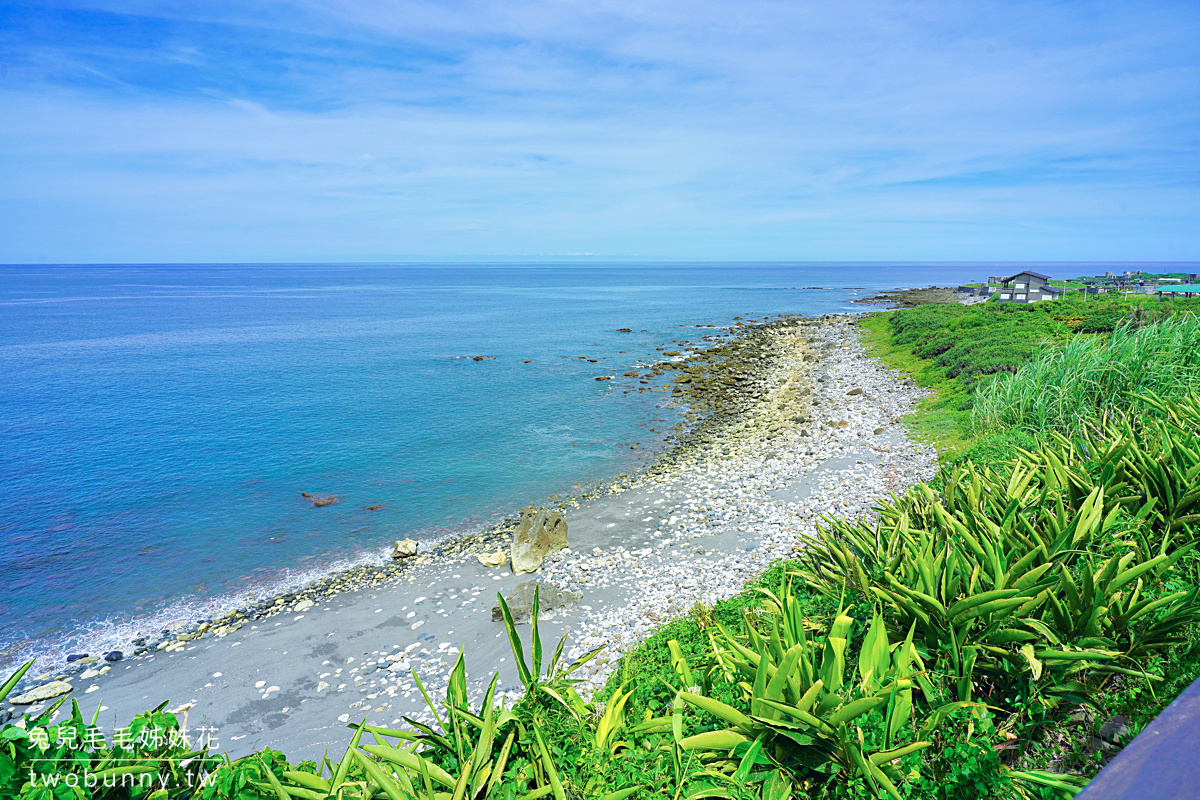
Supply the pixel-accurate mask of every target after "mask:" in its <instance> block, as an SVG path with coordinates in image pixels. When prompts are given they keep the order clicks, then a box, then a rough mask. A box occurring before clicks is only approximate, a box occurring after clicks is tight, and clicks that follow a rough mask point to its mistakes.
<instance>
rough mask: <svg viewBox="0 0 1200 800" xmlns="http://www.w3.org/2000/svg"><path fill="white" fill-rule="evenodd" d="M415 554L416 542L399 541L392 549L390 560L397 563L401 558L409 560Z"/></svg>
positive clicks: (409, 540) (410, 540) (408, 540)
mask: <svg viewBox="0 0 1200 800" xmlns="http://www.w3.org/2000/svg"><path fill="white" fill-rule="evenodd" d="M416 554H417V542H416V540H414V539H399V540H397V542H396V546H395V547H393V548H392V558H394V559H396V560H397V561H399V560H400V559H402V558H411V557H412V556H415V555H416Z"/></svg>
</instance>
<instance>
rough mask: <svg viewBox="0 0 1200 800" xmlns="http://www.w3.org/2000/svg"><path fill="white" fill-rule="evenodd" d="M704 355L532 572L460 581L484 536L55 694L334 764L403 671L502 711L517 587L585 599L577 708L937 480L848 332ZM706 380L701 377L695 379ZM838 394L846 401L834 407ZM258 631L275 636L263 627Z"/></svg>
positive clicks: (281, 600) (822, 326)
mask: <svg viewBox="0 0 1200 800" xmlns="http://www.w3.org/2000/svg"><path fill="white" fill-rule="evenodd" d="M754 341H757V342H758V343H757V344H756V345H754V346H749V345H747V344H746V343H747V342H750V343H751V344H753V342H754ZM734 343H737V346H732V345H733V344H734ZM764 348H766V349H772V348H773V353H772V355H771V358H769V359H767V361H766V362H765V367H764V368H762V369H760V370H756V371H757V372H760V373H764V374H758V375H755V376H754V377H753V378H749V377H747V378H746V379H744V380H741V381H737V380H733V381H732V382H733V384H735V387H734V388H730V389H727V388H726V387H727V382H725V381H723V380H722V379H723V378H729V377H730V375H734V376H735V377H736V373H734V372H732V370H731V369H726V367H729V366H730V365H732V366H733V367H734V368H740V369H742V370H743V374H745V372H744V370H745V369H746V368H747V365H749V364H751V363H752V362H755V361H757V360H761V357H762V354H763V350H764ZM743 349H745V350H746V351H747V352H745V353H739V352H737V351H740V350H743ZM712 351H721V352H717V353H715V354H714V353H713V352H712ZM731 351H732V352H731ZM703 352H704V353H706V354H707V355H706V356H705V358H703V359H697V360H696V361H693V360H692V359H687V360H686V361H680V362H673V363H675V364H676V366H675V367H672V368H670V369H671V370H679V371H680V372H681V374H676V375H673V380H672V381H671V383H672V384H673V385H674V386H673V389H671V390H670V391H671V392H672V396H673V397H674V398H675V399H686V400H688V401H691V404H692V407H693V411H695V409H696V408H697V407H699V408H701V409H705V408H706V406H708V408H707V413H698V412H697V415H696V416H695V417H694V423H695V424H694V425H693V427H692V430H691V431H689V432H688V433H687V434H686V435H685V436H681V437H679V438H678V440H677V441H676V442H675V443H673V444H672V445H671V446H668V448H667V449H665V450H664V451H663V452H662V453H661V454H660V455H659V456H658V457H656V458H655V459H654V461H652V462H651V464H649V465H647V467H646V468H645V469H643V470H641V471H639V472H638V473H636V474H635V475H633V476H620V477H617V478H613V479H609V480H608V481H599V482H597V486H604V490H603V491H599V490H597V488H596V487H595V486H593V487H589V488H588V489H585V490H581V492H580V493H579V496H576V497H572V498H564V499H562V500H561V502H560V505H561V506H563V507H564V510H565V511H566V513H567V518H568V525H569V531H568V538H569V541H570V549H569V551H565V552H562V553H557V554H552V555H551V556H550V558H548V560H547V563H546V564H545V565H543V567H542V569H541V570H540V571H539V572H538V573H535V574H533V575H525V576H514V575H512V574H511V573H510V572H509V571H508V570H507V568H500V569H489V568H485V567H483V566H482V565H480V564H478V562H477V561H476V559H475V557H474V555H475V553H476V552H479V551H482V550H485V549H488V547H487V546H488V545H492V549H494V547H495V544H496V543H497V542H498V541H500V540H503V544H505V545H506V544H507V535H506V534H508V533H509V532H510V531H511V528H507V529H506V527H505V526H503V525H501V526H497V527H496V528H494V529H493V530H490V531H484V532H482V533H477V534H474V535H470V536H467V537H463V538H462V539H459V540H458V541H457V542H456V547H457V549H450V550H444V549H442V548H439V549H438V551H437V552H435V553H433V554H427V555H424V556H418V557H417V558H416V559H411V560H410V562H409V563H401V564H398V565H385V566H384V569H383V570H382V571H381V572H376V573H375V577H374V578H363V579H362V580H360V581H359V582H358V583H353V579H354V575H353V574H351V575H349V576H348V577H346V578H345V579H344V581H343V582H344V583H345V585H342V586H334V587H333V588H334V592H333V593H332V594H327V595H319V594H317V593H316V591H317V589H319V588H324V587H321V586H320V584H321V583H322V582H320V581H318V582H317V584H316V585H310V587H308V588H306V589H305V590H301V591H298V592H293V593H289V595H286V596H284V597H277V598H273V599H271V601H270V603H266V601H264V603H263V613H262V615H261V616H255V617H251V616H250V615H245V616H246V618H245V619H244V620H242V619H238V620H237V621H235V622H233V623H232V626H236V627H234V628H233V629H232V630H228V629H227V630H225V631H219V628H220V627H221V626H220V625H216V626H212V627H210V628H209V629H208V630H204V631H196V633H197V634H198V635H197V636H195V637H191V638H186V639H184V638H182V637H179V638H174V637H173V638H172V641H173V642H176V643H178V646H176V645H174V644H172V645H167V646H166V647H163V648H162V650H168V648H169V649H170V651H171V652H160V651H159V650H158V649H154V650H147V651H146V652H144V653H143V654H141V655H140V656H139V657H136V658H131V659H126V660H125V661H123V662H117V663H115V664H111V665H107V669H106V670H105V671H104V672H103V673H101V672H100V670H98V669H96V667H97V666H98V664H92V665H86V666H85V667H84V670H83V671H82V673H80V672H79V670H78V669H76V670H75V671H74V674H73V675H68V676H67V677H68V679H71V680H74V681H76V684H77V685H76V691H74V692H73V693H72V694H73V695H74V696H75V697H76V698H77V699H78V700H79V701H80V704H81V706H83V707H85V711H86V712H87V713H90V712H91V711H92V710H94V709H95V708H99V709H100V710H101V711H103V712H104V713H103V714H102V719H107V718H108V717H109V716H110V715H111V716H112V718H113V719H114V722H115V723H122V721H123V720H127V719H129V718H132V715H133V714H135V713H137V712H139V711H142V710H145V708H148V707H150V706H152V705H155V704H157V703H158V702H161V701H163V700H167V699H171V700H172V705H171V708H176V709H180V710H181V711H182V712H183V713H185V714H186V713H188V712H190V713H192V714H193V716H195V715H201V716H202V718H203V719H205V720H206V721H207V722H208V724H210V725H213V724H218V725H219V727H220V728H221V730H222V731H223V732H227V733H228V738H227V739H225V740H223V741H222V742H221V743H220V749H225V750H228V751H231V752H248V751H249V750H252V749H255V748H259V747H262V746H264V745H267V744H270V745H271V746H273V747H281V746H284V744H285V743H286V745H287V747H288V748H290V750H291V752H294V753H297V754H299V755H305V754H307V755H319V754H320V750H321V747H322V745H334V746H339V745H335V744H334V743H340V741H341V737H342V731H343V728H344V724H345V723H346V721H347V720H349V719H350V718H351V717H354V718H355V719H356V720H357V719H358V718H360V717H361V716H363V715H365V716H368V717H369V718H370V720H371V722H373V723H376V724H382V725H389V724H395V723H396V722H398V721H399V719H400V717H402V716H405V715H413V714H414V713H419V711H420V710H421V709H422V708H423V705H424V703H423V701H422V700H421V697H420V695H419V693H415V686H414V685H413V684H412V682H411V679H408V678H405V677H404V676H405V675H406V674H407V670H408V669H409V668H412V669H416V670H417V672H418V673H419V674H421V676H422V680H424V681H426V685H427V688H428V689H429V691H430V694H431V695H432V696H434V697H435V698H436V697H438V696H439V695H440V693H441V692H442V691H443V690H444V678H445V675H446V673H447V671H448V668H449V666H450V665H451V664H452V662H453V656H454V655H455V654H456V653H457V652H458V651H459V650H465V651H466V656H467V658H466V661H467V668H468V671H469V673H470V674H471V676H472V680H471V681H470V683H471V689H472V694H473V695H474V694H478V693H480V692H481V682H480V680H478V676H481V675H485V674H486V675H489V676H490V673H491V672H492V671H493V670H494V669H499V670H500V671H501V673H502V678H501V685H502V687H503V688H504V689H506V690H508V691H509V694H510V696H512V693H513V689H515V687H516V685H517V684H516V680H515V677H516V676H515V673H514V672H513V671H512V668H511V667H512V665H511V664H509V663H508V660H509V659H510V658H511V656H509V654H508V645H507V641H506V639H504V638H503V636H502V633H501V632H499V631H498V628H499V625H498V623H493V622H492V621H491V617H490V614H488V609H489V608H490V606H491V604H493V603H494V602H495V600H494V594H492V593H491V592H490V590H492V589H502V590H504V591H505V594H508V590H510V589H511V588H512V587H513V586H515V585H517V584H519V583H523V582H525V581H527V580H538V581H541V582H542V583H543V584H544V585H545V584H548V585H551V586H555V587H556V588H560V589H567V590H571V591H582V592H583V600H582V601H581V602H580V604H579V605H578V606H576V607H575V608H574V609H571V610H568V611H566V612H563V613H560V614H556V615H554V617H553V618H552V619H550V620H547V621H546V622H545V623H543V628H544V630H543V636H544V637H545V638H546V639H553V640H557V638H558V636H559V635H561V633H562V632H563V630H565V629H566V628H567V627H568V626H570V627H571V628H572V629H573V636H572V639H571V640H570V641H569V645H568V648H567V650H566V652H567V655H568V656H569V657H575V656H577V655H578V654H580V653H581V652H583V651H584V650H587V649H591V648H592V647H594V646H597V644H604V645H606V650H605V652H604V653H602V655H601V657H600V658H598V659H596V660H595V661H593V662H592V663H590V664H589V665H587V667H585V669H584V671H583V673H582V675H581V677H584V678H585V679H586V680H587V681H588V684H589V686H590V688H591V689H592V690H594V689H595V688H598V687H599V686H601V685H603V681H604V679H605V678H606V676H607V670H608V669H609V668H610V667H611V665H612V664H613V663H615V661H616V659H617V658H618V657H619V656H620V655H621V654H622V653H623V652H625V651H626V650H627V649H628V648H629V647H630V646H632V645H633V644H635V643H636V642H637V641H640V640H641V638H643V637H644V636H645V635H647V634H648V633H649V632H650V631H652V630H653V629H654V628H655V627H657V626H658V625H659V624H661V623H662V622H665V621H666V620H668V619H670V618H672V617H674V616H679V615H680V614H682V613H686V612H687V611H688V609H689V608H690V607H691V605H692V603H694V602H700V603H707V604H711V603H712V602H715V600H717V599H722V597H724V596H728V595H731V594H733V593H735V592H736V591H737V590H739V589H740V587H741V585H742V583H743V582H744V580H745V579H746V578H748V577H751V576H752V575H754V574H757V573H758V572H761V570H762V568H764V567H765V566H766V565H767V564H768V563H770V561H772V560H774V559H775V558H778V557H780V556H782V555H787V554H788V553H790V552H793V551H794V550H795V549H796V546H797V544H798V543H799V542H802V540H803V538H804V537H805V536H807V535H810V534H811V531H812V525H813V523H814V521H815V520H816V519H817V518H818V516H819V515H820V514H822V513H850V514H854V515H858V514H861V513H864V512H866V513H869V506H870V503H871V501H872V499H873V498H876V497H881V496H885V495H886V494H888V493H890V492H891V491H895V490H898V489H900V488H903V486H905V485H907V484H908V483H911V482H914V481H916V480H920V479H921V478H922V477H928V475H929V474H931V473H932V471H933V470H936V457H935V456H934V455H933V453H932V448H927V447H919V446H915V445H913V444H912V443H911V442H909V441H908V440H907V437H906V436H905V434H904V432H903V430H902V429H901V428H899V427H898V426H896V425H895V423H896V422H898V421H899V417H900V416H901V415H902V414H903V413H905V412H907V411H908V410H909V409H910V408H911V406H912V404H913V403H915V402H916V400H917V399H918V398H919V397H920V396H923V394H924V392H923V390H919V389H916V388H915V387H911V386H904V384H903V383H902V382H901V381H900V380H899V379H898V377H897V375H896V374H895V373H889V372H888V371H886V370H884V368H883V367H882V366H881V365H880V364H878V362H875V361H874V360H873V359H870V358H869V357H868V356H866V355H865V353H864V352H863V350H862V347H861V344H860V343H859V341H858V336H857V324H856V322H855V321H854V319H853V317H847V316H832V317H830V316H827V317H820V318H812V319H807V318H798V317H790V318H784V319H781V320H777V321H775V322H770V323H766V324H764V325H756V326H747V327H746V328H745V329H744V330H743V331H741V332H739V333H737V334H736V335H735V336H734V337H733V338H732V339H730V340H728V341H727V342H724V343H722V344H721V345H718V346H717V347H715V348H711V349H710V350H708V351H703ZM835 354H836V355H837V356H839V358H838V359H834V358H832V357H831V356H833V355H835ZM739 364H740V365H741V366H740V367H738V365H739ZM706 365H707V366H709V367H713V370H712V371H711V373H712V375H715V376H716V377H715V378H711V376H710V377H704V375H697V374H696V373H697V371H698V368H699V367H704V366H706ZM656 366H662V365H661V364H660V365H656ZM759 366H762V364H759ZM664 371H668V370H664ZM707 374H708V371H707V370H706V371H705V375H707ZM698 378H699V379H698ZM706 382H707V383H706ZM851 384H853V385H851ZM705 385H707V386H708V388H707V389H706V388H705ZM714 387H715V388H714ZM855 388H857V389H859V392H860V393H859V394H849V392H852V391H853V390H854V389H855ZM706 392H707V394H706ZM685 416H686V415H685ZM839 423H844V424H839ZM831 424H832V427H831ZM880 429H882V432H878V433H877V432H876V431H879V430H880ZM764 447H769V448H772V450H773V451H774V452H771V451H765V450H764V449H763V448H764ZM660 465H665V466H661V467H660V469H658V470H655V467H659V466H660ZM664 511H665V512H666V513H662V512H664ZM464 539H465V540H466V541H464ZM447 544H449V543H447ZM350 572H351V573H353V570H351V571H350ZM345 574H346V573H343V575H345ZM336 577H337V576H330V578H329V579H327V581H326V583H336V581H334V578H336ZM352 583H353V585H351V584H352ZM410 583H411V584H414V585H413V586H408V585H407V584H410ZM314 586H316V588H314ZM420 593H425V594H428V595H430V596H429V597H421V596H420ZM480 600H482V602H479V601H480ZM477 603H478V605H476V604H477ZM368 606H369V608H368ZM385 610H386V611H389V612H390V614H389V615H385V614H383V612H384V611H385ZM459 612H463V613H462V616H461V617H457V616H456V615H457V614H459ZM377 614H378V615H380V616H376V615H377ZM272 617H278V618H279V620H278V621H272V622H268V620H271V618H272ZM337 618H340V619H337ZM324 620H327V622H326V624H324V625H322V621H324ZM232 626H229V625H227V626H226V627H227V628H229V627H232ZM422 627H424V630H423V631H420V629H421V628H422ZM330 628H333V630H332V631H331V630H330ZM464 628H465V630H464ZM456 630H457V633H456V632H455V631H456ZM526 630H527V629H526ZM418 631H420V632H418ZM205 634H208V636H206V635H205ZM186 635H188V634H185V636H186ZM414 639H415V641H414ZM358 640H362V641H358ZM435 643H436V647H435ZM149 644H150V643H149V642H148V643H147V645H149ZM242 645H245V648H243V649H240V650H239V651H238V652H237V653H233V652H228V653H227V652H225V651H226V650H227V649H231V648H232V647H240V646H242ZM155 647H156V648H157V645H155ZM301 652H303V655H299V654H300V653H301ZM359 653H361V655H359ZM288 655H292V656H293V658H291V659H283V658H281V657H282V656H288ZM506 656H508V658H507V659H506ZM360 659H361V660H360ZM306 661H315V662H316V663H312V664H308V663H304V662H306ZM99 663H103V662H99ZM356 665H357V666H356ZM34 671H35V672H36V671H37V670H34ZM260 676H261V677H260ZM327 679H328V680H327ZM339 679H342V682H341V683H340V685H339V684H336V683H334V681H337V680H339ZM43 680H44V679H43ZM38 682H39V683H40V682H41V681H38ZM29 683H31V684H32V683H33V682H32V681H30V682H29ZM322 684H324V686H322ZM351 684H354V686H353V687H352V688H351ZM102 696H103V697H104V698H105V700H104V703H103V704H101V703H100V697H102ZM93 698H95V700H93ZM183 706H187V708H183ZM335 711H341V712H342V713H338V714H335V713H333V712H335ZM343 718H344V719H343ZM193 721H195V720H193Z"/></svg>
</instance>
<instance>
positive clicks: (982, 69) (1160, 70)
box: [0, 2, 1200, 261]
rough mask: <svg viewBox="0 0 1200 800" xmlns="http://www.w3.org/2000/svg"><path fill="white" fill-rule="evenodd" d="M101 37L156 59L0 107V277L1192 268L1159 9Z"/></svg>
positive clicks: (487, 7)
mask: <svg viewBox="0 0 1200 800" xmlns="http://www.w3.org/2000/svg"><path fill="white" fill-rule="evenodd" d="M110 7H111V6H110ZM123 8H124V10H125V11H127V12H130V13H150V14H152V15H157V16H160V17H162V16H169V17H170V18H171V20H172V23H171V30H172V40H171V42H170V43H169V45H168V44H164V46H163V47H162V49H161V51H157V53H155V52H154V51H151V52H150V53H147V51H145V50H144V49H143V50H140V51H138V52H137V53H134V54H130V53H128V52H127V50H128V48H127V47H126V45H124V44H123V43H122V42H121V41H120V39H119V37H118V38H117V40H115V41H112V42H110V43H109V44H108V45H106V46H104V47H100V46H96V45H91V46H89V47H88V48H76V49H74V50H70V49H69V46H66V45H64V46H63V47H62V48H61V50H62V52H55V50H54V46H53V45H51V44H49V43H42V44H40V45H31V50H36V51H37V52H38V53H42V54H43V58H42V61H40V62H37V63H49V62H53V63H55V64H56V65H57V66H56V68H55V70H53V71H50V72H47V73H45V74H42V75H40V76H39V74H38V73H37V70H36V69H35V67H32V66H25V67H23V68H22V70H18V69H17V68H14V69H13V72H14V73H16V72H18V71H20V72H21V75H25V76H26V77H24V78H22V77H21V76H20V75H18V76H17V80H11V79H10V80H9V81H7V83H6V84H0V86H2V87H3V88H0V102H2V103H3V105H4V107H5V109H6V113H5V115H4V117H3V121H0V152H3V153H4V154H5V155H4V156H3V158H4V159H5V160H4V162H3V164H4V171H5V173H6V178H5V180H4V182H3V183H0V204H2V206H0V207H2V208H3V209H4V210H5V212H6V218H7V221H6V222H0V242H3V243H0V260H9V261H15V260H22V259H27V258H37V257H45V258H48V259H50V260H245V259H284V260H286V259H304V260H321V259H338V260H354V259H365V260H375V259H385V260H386V259H397V258H403V257H406V256H414V255H431V254H470V253H475V254H481V255H482V254H489V253H520V252H574V251H598V252H608V253H632V252H637V253H642V254H646V255H648V256H653V257H669V256H679V257H694V256H705V255H707V256H711V257H720V258H742V257H744V258H805V257H808V258H847V259H855V258H896V259H904V258H1011V259H1020V258H1100V257H1105V258H1107V257H1114V253H1115V252H1118V251H1119V252H1120V253H1124V254H1125V256H1126V257H1131V258H1138V257H1159V258H1188V257H1196V255H1197V249H1198V248H1197V245H1198V244H1200V233H1197V232H1196V231H1195V228H1196V226H1195V225H1194V218H1195V216H1196V212H1197V211H1200V197H1198V191H1197V190H1198V187H1197V181H1196V177H1197V175H1196V168H1197V159H1196V153H1197V152H1198V150H1200V148H1198V146H1197V142H1196V139H1195V134H1194V133H1192V132H1193V131H1194V130H1196V129H1197V123H1198V122H1200V119H1198V117H1200V110H1198V109H1200V102H1197V101H1200V88H1198V87H1200V64H1198V58H1197V56H1196V53H1197V49H1196V48H1195V46H1194V45H1195V44H1196V43H1197V39H1198V38H1200V22H1198V20H1197V14H1196V13H1195V11H1194V10H1192V9H1190V8H1189V7H1187V6H1183V5H1180V6H1175V7H1172V6H1164V5H1152V6H1142V7H1136V8H1134V7H1089V8H1086V9H1084V8H1078V7H1069V6H1061V5H1043V4H1033V3H1027V4H1019V5H1017V4H1006V5H995V4H989V5H980V4H955V3H904V4H896V3H861V2H860V3H843V4H815V3H813V4H796V3H742V4H738V5H736V6H731V5H729V4H725V3H722V4H718V3H636V4H635V3H616V2H599V3H577V2H515V3H484V2H476V3H458V4H432V3H403V4H395V3H366V2H340V3H297V4H292V5H288V6H286V7H281V6H277V5H252V4H237V5H235V6H233V5H231V6H229V7H227V8H221V7H219V6H214V5H206V6H205V7H204V8H205V14H206V15H207V16H206V17H205V18H204V19H203V20H200V19H198V17H196V16H193V15H192V14H191V11H190V9H189V8H188V7H187V5H185V4H178V5H176V6H173V7H166V11H164V4H162V3H153V4H132V3H127V4H124V6H123ZM201 22H203V23H204V24H200V23H201ZM256 41H257V42H261V49H260V50H257V51H256V50H254V49H253V48H251V46H250V44H249V43H251V42H256ZM231 42H232V44H231ZM68 50H69V52H68ZM46 53H49V55H45V54H46ZM230 53H233V56H230ZM230 57H233V58H234V59H235V63H233V64H222V59H225V58H230ZM156 61H157V62H158V63H161V64H163V65H173V66H164V67H162V68H163V69H180V70H184V72H180V73H170V74H172V75H177V77H176V78H175V79H173V80H172V81H170V82H168V83H167V84H166V85H163V82H162V81H160V80H157V79H156V78H157V76H156V75H155V74H151V72H150V71H152V70H154V69H155V68H156V67H155V63H156ZM64 65H65V66H64ZM71 65H76V66H77V68H78V69H80V70H85V69H93V70H97V71H101V72H103V73H104V74H106V75H110V76H112V81H110V82H109V84H111V85H117V86H121V87H130V86H132V87H134V88H133V89H126V88H120V89H113V88H111V86H110V85H104V86H102V85H99V84H96V83H87V82H83V81H81V80H75V79H72V77H71V69H72V67H71ZM188 69H191V70H192V72H190V73H189V72H187V71H186V70H188ZM189 78H190V79H191V80H193V83H192V84H189V83H188V82H187V80H188V79H189ZM363 154H370V158H364V155H363ZM1189 220H1190V224H1189Z"/></svg>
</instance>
